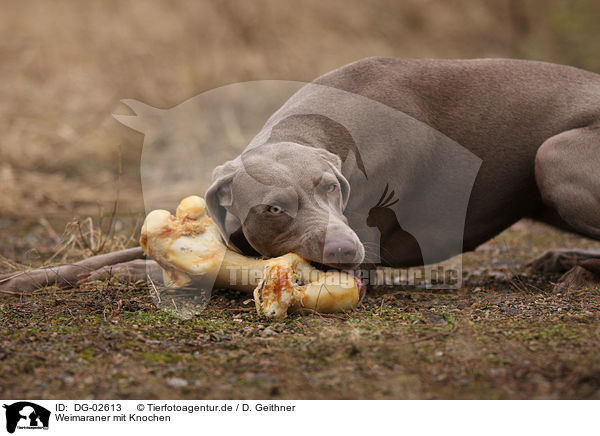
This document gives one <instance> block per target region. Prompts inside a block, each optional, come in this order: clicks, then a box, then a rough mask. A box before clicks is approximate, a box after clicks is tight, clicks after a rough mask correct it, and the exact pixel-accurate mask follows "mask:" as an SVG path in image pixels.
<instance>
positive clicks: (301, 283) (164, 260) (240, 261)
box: [140, 196, 360, 318]
mask: <svg viewBox="0 0 600 436" xmlns="http://www.w3.org/2000/svg"><path fill="white" fill-rule="evenodd" d="M140 244H141V246H142V248H143V250H144V252H145V253H146V254H147V255H148V256H150V257H152V258H153V259H154V260H155V261H156V262H157V263H158V264H159V265H160V266H161V268H162V270H163V278H164V282H165V285H166V286H167V287H174V288H178V287H199V288H215V289H217V288H230V289H237V290H240V291H245V292H253V294H254V301H255V303H256V309H257V311H258V312H259V313H261V314H263V315H264V316H266V317H270V318H283V317H285V316H286V314H287V313H288V311H291V312H313V311H314V312H322V313H329V312H340V311H346V310H349V309H353V308H354V307H356V305H357V304H358V301H359V298H360V284H359V282H358V281H357V280H356V279H355V278H354V277H352V276H351V275H349V274H347V273H345V272H340V271H328V272H322V271H319V270H318V269H315V268H313V267H312V266H311V265H310V264H309V263H308V262H307V261H306V260H304V259H303V258H302V257H300V256H298V255H297V254H294V253H289V254H286V255H283V256H281V257H276V258H273V259H256V258H249V257H245V256H243V255H241V254H239V253H236V252H234V251H232V250H230V249H229V248H227V247H226V246H225V245H224V244H223V242H222V240H221V236H220V234H219V231H218V228H217V227H216V225H215V224H214V223H213V221H212V219H211V218H210V217H209V216H208V215H207V213H206V204H205V202H204V200H203V199H202V198H200V197H197V196H191V197H187V198H185V199H184V200H183V201H182V202H181V203H180V204H179V206H178V207H177V212H176V216H173V215H171V214H170V213H169V212H168V211H166V210H155V211H152V212H150V213H149V214H148V216H147V217H146V220H145V221H144V225H143V227H142V236H141V239H140Z"/></svg>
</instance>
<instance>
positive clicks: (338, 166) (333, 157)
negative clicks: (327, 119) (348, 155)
mask: <svg viewBox="0 0 600 436" xmlns="http://www.w3.org/2000/svg"><path fill="white" fill-rule="evenodd" d="M315 150H316V151H317V153H318V154H319V156H321V158H323V159H324V160H325V161H326V162H327V163H328V164H329V167H330V168H331V170H332V171H333V174H335V176H336V177H337V179H338V182H340V189H341V191H342V209H346V205H347V204H348V199H349V198H350V183H348V180H347V179H346V177H344V175H343V174H342V159H340V157H339V156H338V155H337V154H333V153H331V152H329V151H327V150H323V149H322V148H317V149H315Z"/></svg>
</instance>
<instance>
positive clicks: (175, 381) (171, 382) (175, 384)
mask: <svg viewBox="0 0 600 436" xmlns="http://www.w3.org/2000/svg"><path fill="white" fill-rule="evenodd" d="M187 385H188V382H187V380H184V379H182V378H179V377H172V378H170V379H168V380H167V386H169V387H171V388H176V389H179V388H184V387H186V386H187Z"/></svg>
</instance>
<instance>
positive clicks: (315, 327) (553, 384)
mask: <svg viewBox="0 0 600 436" xmlns="http://www.w3.org/2000/svg"><path fill="white" fill-rule="evenodd" d="M591 245H592V244H591V243H590V241H587V240H585V239H581V238H578V237H576V236H573V235H567V234H563V233H560V232H558V231H555V230H553V229H551V228H549V227H547V226H545V225H541V224H537V223H533V222H527V221H525V222H519V223H517V224H515V225H514V226H513V227H512V228H511V229H509V230H508V231H506V232H504V233H503V234H501V235H500V236H498V237H497V238H495V239H494V240H493V241H491V242H489V243H488V244H485V245H484V246H482V247H480V248H479V249H478V250H477V251H476V252H473V253H469V254H466V255H465V256H464V274H465V277H466V280H465V283H464V286H463V287H462V288H461V289H458V290H444V291H442V290H440V291H431V290H425V289H416V288H402V287H389V288H388V287H385V288H384V287H381V288H377V289H372V290H371V292H369V294H368V296H367V297H366V299H365V300H364V302H363V305H362V306H361V307H360V308H359V309H357V310H356V311H354V312H352V313H348V314H342V315H336V316H317V315H315V316H298V315H294V316H290V317H289V318H287V319H285V320H283V321H276V322H270V321H267V320H265V319H261V318H259V317H258V316H257V314H256V313H255V310H254V307H253V303H251V302H250V303H249V302H248V301H247V299H248V295H241V294H239V293H237V292H233V291H223V292H220V293H216V294H215V295H213V298H212V299H211V302H210V303H209V306H208V307H207V309H206V310H205V311H204V312H203V313H202V314H201V315H200V316H198V317H196V318H194V319H192V320H187V321H183V320H179V319H177V318H174V317H172V316H171V315H168V314H166V313H164V312H161V311H159V310H157V309H156V308H155V307H154V306H153V304H152V301H151V299H150V296H149V292H148V289H147V286H146V284H143V283H138V284H136V285H131V284H123V283H116V282H114V281H113V282H105V283H100V282H98V283H96V284H94V285H93V286H88V287H85V288H83V289H80V290H76V291H52V290H48V291H45V292H39V293H37V294H36V295H34V296H27V297H17V296H13V297H8V298H3V299H2V300H0V315H1V317H0V380H2V382H1V383H0V397H3V398H68V399H76V398H94V399H117V398H123V399H128V398H154V399H178V398H179V399H181V398H196V399H199V398H202V399H221V398H259V399H265V398H278V399H286V398H287V399H325V398H327V399H344V398H354V399H371V398H373V399H383V398H387V399H394V398H396V399H397V398H402V399H417V398H429V399H431V398H445V399H456V398H465V399H473V398H478V399H502V398H511V399H530V398H563V399H565V398H596V399H600V289H598V288H595V289H580V290H577V291H566V292H555V291H553V289H552V288H553V286H552V281H553V279H556V277H538V276H535V275H530V274H528V273H527V272H526V271H525V270H523V269H522V267H521V266H520V265H521V263H522V262H523V261H525V260H526V259H528V258H529V257H531V256H532V255H534V254H537V253H540V252H541V251H543V250H544V249H546V248H551V247H558V246H572V247H589V246H591Z"/></svg>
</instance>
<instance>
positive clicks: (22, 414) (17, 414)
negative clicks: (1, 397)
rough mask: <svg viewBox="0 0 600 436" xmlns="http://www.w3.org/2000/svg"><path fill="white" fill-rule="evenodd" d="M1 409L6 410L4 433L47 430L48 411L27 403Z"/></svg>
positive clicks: (23, 402) (5, 406) (18, 403)
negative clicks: (17, 430)
mask: <svg viewBox="0 0 600 436" xmlns="http://www.w3.org/2000/svg"><path fill="white" fill-rule="evenodd" d="M3 407H4V408H5V409H6V431H8V432H9V433H14V432H15V430H16V429H19V430H22V429H26V430H38V429H43V430H48V423H49V421H50V411H49V410H48V409H46V408H44V407H42V406H38V405H37V404H35V403H31V402H29V401H19V402H17V403H13V404H10V405H7V404H4V406H3Z"/></svg>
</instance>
